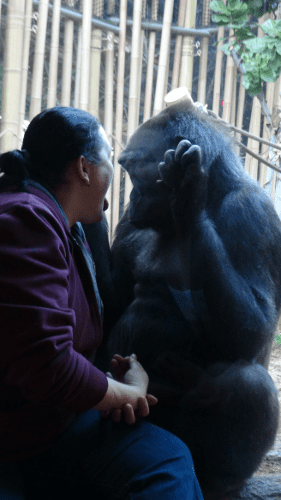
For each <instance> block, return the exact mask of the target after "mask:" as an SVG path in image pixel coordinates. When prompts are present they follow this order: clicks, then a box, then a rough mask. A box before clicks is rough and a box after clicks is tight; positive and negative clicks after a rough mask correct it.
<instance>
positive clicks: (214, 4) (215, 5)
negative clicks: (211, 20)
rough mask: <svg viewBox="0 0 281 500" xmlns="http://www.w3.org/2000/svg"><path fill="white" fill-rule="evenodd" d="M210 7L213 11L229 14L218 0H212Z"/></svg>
mask: <svg viewBox="0 0 281 500" xmlns="http://www.w3.org/2000/svg"><path fill="white" fill-rule="evenodd" d="M210 9H212V10H213V11H214V12H221V13H222V14H226V15H229V14H230V10H229V9H228V8H227V7H226V5H224V3H223V2H221V1H220V0H212V2H210Z"/></svg>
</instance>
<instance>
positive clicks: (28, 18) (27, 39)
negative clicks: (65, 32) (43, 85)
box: [18, 0, 32, 139]
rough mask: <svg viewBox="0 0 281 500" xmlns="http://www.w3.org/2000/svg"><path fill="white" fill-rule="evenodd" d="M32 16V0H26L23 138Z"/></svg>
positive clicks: (21, 102) (20, 119)
mask: <svg viewBox="0 0 281 500" xmlns="http://www.w3.org/2000/svg"><path fill="white" fill-rule="evenodd" d="M31 18H32V0H26V3H25V21H24V40H23V49H22V69H21V86H20V87H21V100H20V116H19V131H18V135H19V137H20V138H21V139H23V135H24V131H23V126H22V125H23V121H24V119H25V106H26V89H27V77H28V61H29V49H30V35H31Z"/></svg>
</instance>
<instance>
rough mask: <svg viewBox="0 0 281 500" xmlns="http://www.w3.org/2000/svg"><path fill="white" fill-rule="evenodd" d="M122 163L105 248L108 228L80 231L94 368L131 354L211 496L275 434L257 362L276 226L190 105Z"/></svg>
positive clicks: (272, 402) (265, 379)
mask: <svg viewBox="0 0 281 500" xmlns="http://www.w3.org/2000/svg"><path fill="white" fill-rule="evenodd" d="M119 163H120V164H121V165H122V167H123V168H124V169H125V170H126V171H127V172H128V173H129V175H130V178H131V181H132V183H133V189H132V192H131V196H130V202H129V204H128V207H127V208H126V211H125V213H124V215H123V217H122V219H121V220H120V222H119V224H118V226H117V229H116V235H115V239H114V242H113V245H112V248H111V250H110V249H109V245H108V240H107V234H106V231H105V226H104V223H101V225H100V226H99V227H97V226H95V228H93V227H92V228H91V227H90V226H85V231H86V235H87V239H88V242H89V245H90V248H91V250H92V253H93V256H94V260H95V262H96V269H97V281H98V285H99V289H100V293H101V296H102V300H103V302H104V310H105V314H104V317H105V330H106V333H107V334H108V338H107V341H106V344H105V348H104V349H103V350H101V354H100V355H99V358H97V365H98V366H99V367H100V368H102V369H104V370H107V369H108V362H109V360H110V359H111V357H112V355H114V354H116V353H118V354H120V355H123V356H126V355H129V354H131V353H135V354H136V355H137V358H138V360H139V361H140V363H141V364H142V365H143V367H144V368H145V370H146V371H147V373H148V375H149V380H150V383H149V389H148V390H149V392H150V393H151V394H153V395H155V396H156V397H157V398H158V400H159V403H158V404H157V405H156V406H155V407H152V408H151V411H150V416H149V417H148V419H150V421H151V422H152V423H154V424H156V425H158V426H160V427H163V428H165V429H167V430H169V431H171V432H172V433H174V434H175V435H177V436H178V437H180V438H181V439H182V440H183V441H184V442H185V443H186V444H187V446H188V447H189V449H190V451H191V454H192V457H193V460H194V464H195V470H196V474H197V477H198V480H199V483H200V486H201V488H202V491H203V495H204V498H205V500H210V499H217V498H219V496H220V495H223V494H225V493H227V492H230V491H233V490H235V489H237V488H239V487H240V486H242V484H243V482H244V481H245V480H246V479H247V478H249V477H250V476H251V475H252V474H253V473H254V472H255V470H256V469H257V468H258V467H259V465H260V463H261V461H262V458H263V456H264V455H265V453H266V452H267V451H268V450H269V448H270V447H271V446H272V445H273V442H274V439H275V435H276V432H277V428H278V416H279V408H278V397H277V390H276V389H275V387H274V384H273V381H272V379H271V377H270V376H269V374H268V372H267V367H268V362H269V356H270V350H271V345H272V342H273V338H274V333H275V329H276V325H277V321H278V317H279V313H280V304H281V293H280V292H281V290H280V288H281V224H280V221H279V218H278V216H277V214H276V212H275V210H274V208H273V206H272V203H271V201H270V199H269V198H268V196H267V194H266V193H265V192H264V191H263V189H262V188H261V187H260V186H259V185H258V183H257V182H256V181H254V180H253V179H252V178H251V177H250V176H249V175H248V174H247V172H246V171H245V170H244V168H243V165H242V162H241V160H240V159H239V157H238V156H237V155H236V153H235V144H234V142H233V140H232V138H231V136H230V134H229V132H228V129H227V128H226V127H225V126H224V125H219V124H218V122H217V121H216V120H214V119H213V118H212V117H210V116H208V115H207V114H206V113H203V112H202V111H201V110H200V109H198V108H196V107H195V106H194V105H193V104H191V103H190V102H188V101H182V102H179V103H176V104H173V105H171V106H169V107H167V108H166V109H165V110H164V111H162V112H161V113H160V114H159V115H157V116H155V117H153V118H151V119H150V120H148V121H146V122H145V123H144V124H142V125H141V126H140V127H139V128H138V129H137V130H136V132H135V133H134V134H133V136H132V137H131V139H130V140H129V142H128V144H127V146H126V147H125V149H124V150H123V152H122V154H121V156H120V158H119ZM101 245H103V248H105V249H106V250H105V251H104V252H103V253H102V254H101V252H100V248H101ZM151 444H152V446H153V443H151Z"/></svg>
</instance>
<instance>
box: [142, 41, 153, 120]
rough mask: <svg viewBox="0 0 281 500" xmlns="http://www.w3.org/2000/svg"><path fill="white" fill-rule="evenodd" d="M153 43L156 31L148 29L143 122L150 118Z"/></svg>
mask: <svg viewBox="0 0 281 500" xmlns="http://www.w3.org/2000/svg"><path fill="white" fill-rule="evenodd" d="M155 43H156V32H155V31H150V33H149V45H148V58H147V71H146V85H145V97H144V113H143V121H144V122H145V121H146V120H148V119H149V118H150V115H151V100H152V89H153V73H154V57H155Z"/></svg>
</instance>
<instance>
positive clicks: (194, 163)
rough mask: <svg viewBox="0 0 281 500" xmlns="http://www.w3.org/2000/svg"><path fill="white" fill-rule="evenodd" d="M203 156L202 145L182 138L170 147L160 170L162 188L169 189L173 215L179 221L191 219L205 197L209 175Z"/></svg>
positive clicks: (160, 165) (199, 210)
mask: <svg viewBox="0 0 281 500" xmlns="http://www.w3.org/2000/svg"><path fill="white" fill-rule="evenodd" d="M202 163H203V156H202V151H201V148H200V147H199V146H196V145H193V146H192V145H191V143H190V142H189V141H187V140H183V141H180V143H179V144H178V146H177V148H176V150H174V149H169V150H168V151H166V153H165V155H164V161H163V162H161V163H159V166H158V170H159V174H160V177H161V180H160V181H158V182H159V184H162V188H163V189H166V191H167V192H168V193H169V194H168V196H169V201H170V205H171V209H172V212H173V216H174V218H175V220H176V221H177V222H179V223H181V225H182V223H186V222H188V224H190V223H191V221H192V220H193V219H194V217H195V216H196V215H197V214H198V213H200V212H201V211H202V210H203V208H204V205H205V201H206V185H207V183H206V179H207V175H206V173H205V170H204V168H203V166H202Z"/></svg>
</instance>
